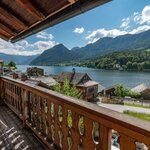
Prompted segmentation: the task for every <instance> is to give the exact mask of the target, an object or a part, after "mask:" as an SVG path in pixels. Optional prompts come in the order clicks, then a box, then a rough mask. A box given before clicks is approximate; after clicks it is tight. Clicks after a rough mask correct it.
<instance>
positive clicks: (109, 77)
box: [17, 65, 150, 87]
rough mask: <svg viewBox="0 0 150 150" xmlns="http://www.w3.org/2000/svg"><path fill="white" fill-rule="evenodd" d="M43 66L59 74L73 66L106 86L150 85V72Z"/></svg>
mask: <svg viewBox="0 0 150 150" xmlns="http://www.w3.org/2000/svg"><path fill="white" fill-rule="evenodd" d="M27 67H32V66H27V65H17V68H18V70H20V71H22V72H25V71H26V69H27ZM36 67H40V68H43V69H44V71H45V73H47V74H59V73H61V72H71V71H72V69H73V68H75V69H76V72H82V73H87V74H88V75H89V76H90V77H91V78H92V79H93V80H95V81H97V82H99V83H100V84H102V85H103V86H105V87H109V86H112V85H115V84H117V83H121V84H124V85H125V86H127V87H134V86H136V85H139V84H141V83H146V84H147V85H148V86H150V73H148V72H128V71H116V70H101V69H92V68H86V67H73V66H63V67H60V66H36Z"/></svg>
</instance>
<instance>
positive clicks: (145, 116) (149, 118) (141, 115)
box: [123, 110, 150, 121]
mask: <svg viewBox="0 0 150 150" xmlns="http://www.w3.org/2000/svg"><path fill="white" fill-rule="evenodd" d="M123 113H124V114H127V115H130V116H133V117H136V118H139V119H142V120H145V121H150V114H146V113H139V112H134V111H129V110H125V111H124V112H123Z"/></svg>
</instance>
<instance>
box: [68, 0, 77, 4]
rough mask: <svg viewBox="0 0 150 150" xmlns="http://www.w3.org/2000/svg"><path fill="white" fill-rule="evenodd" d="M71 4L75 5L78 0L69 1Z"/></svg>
mask: <svg viewBox="0 0 150 150" xmlns="http://www.w3.org/2000/svg"><path fill="white" fill-rule="evenodd" d="M68 1H69V2H70V3H71V4H73V3H75V2H76V1H78V0H68Z"/></svg>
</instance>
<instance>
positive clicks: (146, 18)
mask: <svg viewBox="0 0 150 150" xmlns="http://www.w3.org/2000/svg"><path fill="white" fill-rule="evenodd" d="M131 27H132V28H131ZM133 27H134V28H133ZM120 28H121V29H110V30H106V29H104V28H102V29H98V30H95V31H93V32H92V33H90V34H89V35H88V36H87V37H86V39H87V40H88V43H94V42H96V41H97V40H99V39H100V38H103V37H116V36H119V35H124V34H138V33H141V32H144V31H147V30H149V29H150V5H147V6H145V7H144V8H143V10H142V12H134V13H133V14H132V15H130V16H129V17H127V18H123V19H122V23H121V25H120Z"/></svg>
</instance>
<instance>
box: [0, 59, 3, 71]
mask: <svg viewBox="0 0 150 150" xmlns="http://www.w3.org/2000/svg"><path fill="white" fill-rule="evenodd" d="M0 74H3V60H2V59H0Z"/></svg>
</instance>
